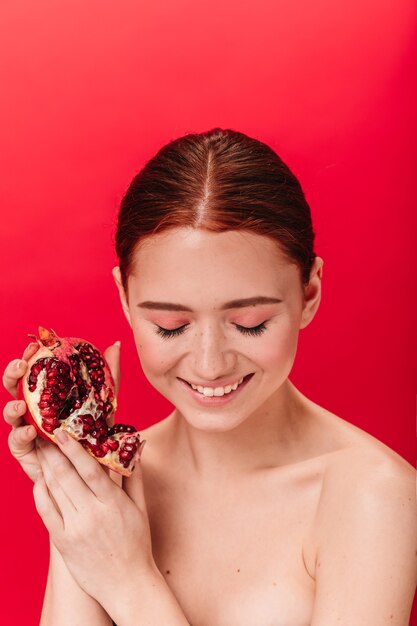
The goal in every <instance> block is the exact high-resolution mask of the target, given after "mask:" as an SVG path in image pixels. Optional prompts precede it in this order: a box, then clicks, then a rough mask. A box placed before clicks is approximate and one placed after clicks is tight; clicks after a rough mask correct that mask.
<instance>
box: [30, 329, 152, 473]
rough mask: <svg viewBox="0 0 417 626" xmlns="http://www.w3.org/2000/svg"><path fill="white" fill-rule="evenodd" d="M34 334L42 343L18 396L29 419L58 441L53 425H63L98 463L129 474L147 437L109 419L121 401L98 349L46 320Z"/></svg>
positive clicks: (130, 427)
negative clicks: (60, 332) (48, 326)
mask: <svg viewBox="0 0 417 626" xmlns="http://www.w3.org/2000/svg"><path fill="white" fill-rule="evenodd" d="M30 336H32V335H30ZM34 339H36V341H37V342H38V344H39V349H38V351H37V352H36V353H35V355H34V356H33V357H32V358H31V359H30V360H29V362H28V368H27V370H26V373H25V375H24V376H23V378H22V379H21V381H20V383H19V397H20V398H22V399H24V400H25V402H26V405H27V408H28V410H27V412H26V415H25V420H26V422H27V423H28V424H33V425H34V426H35V428H36V430H37V431H38V433H39V435H40V436H41V437H43V438H44V439H48V440H49V441H52V442H54V443H56V438H55V435H54V434H53V433H54V430H55V429H57V428H61V429H63V430H65V431H66V432H67V433H68V434H69V435H71V436H72V437H73V438H74V439H77V440H78V441H79V442H80V443H81V444H82V445H83V446H84V447H85V448H86V450H87V451H88V452H89V453H90V454H91V455H92V456H94V457H95V458H96V459H97V460H98V461H99V462H100V463H102V464H103V465H107V466H108V467H110V468H111V469H112V470H114V471H115V472H118V473H119V474H123V475H124V476H130V474H131V473H132V471H133V469H134V465H135V460H136V457H137V452H138V449H139V446H140V445H141V444H143V443H144V442H141V441H140V436H139V433H138V432H137V431H136V428H135V427H134V426H129V425H127V424H114V425H113V426H111V425H110V424H111V423H112V421H113V415H114V412H115V410H116V404H117V402H116V396H115V393H114V382H113V378H112V375H111V372H110V369H109V367H108V365H107V363H106V362H105V360H104V358H103V356H102V355H101V353H100V352H99V350H97V348H95V347H94V346H93V345H92V344H91V343H88V342H87V341H84V339H77V338H74V337H58V335H57V334H56V333H55V332H54V331H53V330H47V329H46V328H43V327H42V326H40V327H39V338H37V337H34Z"/></svg>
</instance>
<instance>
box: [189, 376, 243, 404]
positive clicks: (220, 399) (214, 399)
mask: <svg viewBox="0 0 417 626" xmlns="http://www.w3.org/2000/svg"><path fill="white" fill-rule="evenodd" d="M253 375H254V372H251V373H250V374H246V376H244V377H243V382H242V383H241V384H240V385H239V386H238V388H237V389H235V390H234V391H231V392H230V393H225V394H224V395H223V396H205V395H203V394H202V393H200V392H199V391H197V390H196V389H193V388H192V387H191V385H190V384H189V383H188V382H186V381H185V380H183V379H182V378H178V381H179V382H180V384H181V386H182V387H183V389H184V390H185V391H186V392H188V393H189V394H190V396H191V397H192V398H194V399H195V400H197V402H199V403H200V404H203V405H205V406H221V405H223V404H227V402H231V401H232V400H233V399H234V398H236V397H237V396H238V395H239V394H240V393H241V392H242V391H243V389H244V388H245V387H246V386H247V384H248V383H249V381H250V379H251V378H252V376H253ZM193 384H194V383H193ZM220 386H222V385H219V387H220Z"/></svg>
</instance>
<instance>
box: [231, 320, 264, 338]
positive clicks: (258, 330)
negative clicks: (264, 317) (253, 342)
mask: <svg viewBox="0 0 417 626" xmlns="http://www.w3.org/2000/svg"><path fill="white" fill-rule="evenodd" d="M236 328H237V329H238V330H240V332H241V333H243V334H244V335H254V336H256V335H261V334H262V333H263V332H264V330H265V329H266V325H265V322H262V323H261V324H258V326H252V328H246V326H239V324H236Z"/></svg>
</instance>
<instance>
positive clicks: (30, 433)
mask: <svg viewBox="0 0 417 626" xmlns="http://www.w3.org/2000/svg"><path fill="white" fill-rule="evenodd" d="M32 429H33V430H32ZM34 430H35V428H34V426H26V428H25V434H26V436H27V437H30V436H31V435H33V431H34Z"/></svg>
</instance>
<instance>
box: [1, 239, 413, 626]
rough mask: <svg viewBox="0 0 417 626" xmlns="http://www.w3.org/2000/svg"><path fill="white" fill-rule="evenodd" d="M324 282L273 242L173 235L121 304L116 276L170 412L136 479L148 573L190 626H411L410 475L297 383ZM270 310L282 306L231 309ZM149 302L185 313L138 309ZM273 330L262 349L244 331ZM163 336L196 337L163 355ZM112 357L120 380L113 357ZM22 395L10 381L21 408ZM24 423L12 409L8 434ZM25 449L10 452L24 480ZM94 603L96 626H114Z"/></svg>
mask: <svg viewBox="0 0 417 626" xmlns="http://www.w3.org/2000/svg"><path fill="white" fill-rule="evenodd" d="M322 268H323V260H322V259H321V258H319V257H318V258H316V260H315V264H314V266H313V268H312V272H311V275H310V282H309V284H308V286H307V287H305V288H304V287H303V286H302V285H301V282H300V280H299V275H298V269H297V268H296V266H295V265H293V264H291V263H289V262H288V260H287V259H286V258H285V257H284V256H283V255H282V254H281V253H280V252H279V251H277V249H276V248H275V245H274V244H273V243H272V242H271V241H270V240H269V239H267V238H264V237H261V238H259V237H258V236H256V235H249V234H247V233H246V234H242V233H238V232H228V233H221V234H213V233H206V232H202V231H190V230H188V229H178V230H177V231H174V232H172V231H171V232H169V233H167V234H166V233H165V234H163V235H160V236H159V235H158V236H154V237H152V239H151V240H150V241H149V242H148V243H146V244H145V245H143V246H140V247H139V249H138V250H136V252H135V258H134V264H133V267H132V271H131V274H130V275H129V279H128V290H127V293H125V291H124V289H123V287H122V284H121V281H120V273H119V270H118V268H115V270H114V277H115V280H116V283H117V284H118V287H119V290H120V296H121V302H122V306H123V310H124V312H125V314H126V318H127V319H128V322H129V324H130V325H131V327H132V331H133V335H134V338H135V342H136V345H137V350H138V354H139V356H140V359H141V364H142V368H143V371H144V373H145V375H146V376H147V378H148V380H149V381H150V383H151V384H152V385H153V386H154V387H155V388H156V389H158V390H159V391H160V392H161V393H162V394H163V395H164V396H165V397H167V398H168V399H169V400H170V402H172V404H173V405H174V406H175V409H174V411H173V412H172V413H171V414H170V415H169V416H168V417H167V418H165V419H164V420H162V421H161V422H159V423H157V424H155V425H153V426H151V427H150V428H148V429H146V430H143V431H142V432H141V435H142V438H143V439H146V441H147V445H146V447H145V451H144V453H143V456H142V459H141V467H142V474H143V487H144V494H145V500H146V507H147V512H148V515H149V523H150V529H151V534H152V551H153V556H154V560H155V563H156V565H157V567H158V569H159V571H160V572H161V573H162V575H163V576H164V578H165V581H166V583H167V584H168V585H169V587H170V588H171V589H172V591H173V592H174V594H175V597H176V598H177V600H178V602H179V604H180V606H181V608H182V610H183V612H184V615H185V617H186V619H187V621H188V622H189V623H190V624H192V626H235V625H236V626H237V625H239V626H246V625H247V626H254V624H256V625H257V626H308V625H311V626H328V625H329V624H332V625H333V624H335V623H338V624H339V625H340V626H351V624H355V626H365V624H366V626H369V624H376V623H378V625H379V626H385V625H388V624H390V626H408V621H407V619H408V614H409V610H410V608H411V602H412V596H413V594H414V589H415V583H416V579H417V567H416V558H415V554H417V537H416V532H415V524H414V520H415V518H416V513H417V505H416V503H415V470H414V468H412V466H411V465H409V464H408V463H407V462H406V461H405V460H404V459H402V458H401V457H400V456H399V455H397V454H396V453H395V452H394V451H393V450H391V449H389V448H388V447H387V446H385V445H384V444H382V443H381V442H379V441H378V440H376V439H375V438H373V437H372V436H370V435H368V434H367V433H365V432H364V431H363V430H361V429H359V428H357V427H355V426H353V425H351V424H349V423H348V422H346V421H345V420H343V419H341V418H340V417H338V416H336V415H334V414H333V413H330V412H329V411H327V410H326V409H324V408H323V407H320V406H318V405H317V404H315V403H314V402H312V401H311V400H309V399H308V398H306V397H305V396H304V395H303V394H302V393H301V392H300V391H299V390H298V389H296V387H295V386H294V385H293V384H292V382H291V381H290V378H289V374H290V371H291V368H292V364H293V362H294V358H295V355H296V350H297V342H298V335H299V331H300V330H301V329H303V328H304V327H306V326H307V325H308V324H309V323H310V322H311V321H312V320H313V318H314V315H315V314H316V312H317V309H318V307H319V303H320V298H321V280H322ZM260 295H264V296H269V297H275V298H277V299H279V300H281V302H279V303H270V304H258V305H252V306H246V307H244V308H241V307H233V308H228V309H223V308H222V305H223V304H224V303H226V302H229V301H230V300H235V299H239V298H249V297H253V296H260ZM149 301H154V302H155V301H157V302H164V303H166V302H168V303H180V304H182V305H186V306H187V307H188V308H189V309H191V310H190V311H184V310H182V311H172V310H170V311H168V310H162V309H161V308H157V309H155V308H149V307H148V306H145V307H144V306H138V305H140V304H143V303H144V302H149ZM262 322H266V329H265V330H264V331H263V332H262V333H261V334H259V335H256V336H255V335H248V334H243V333H242V332H241V331H240V330H239V328H242V327H244V328H251V327H257V326H259V325H261V324H262ZM158 326H159V327H162V328H164V329H171V330H172V329H176V328H180V327H184V329H185V330H184V331H183V333H182V334H179V335H177V336H173V337H169V338H163V337H161V335H160V334H159V333H158V332H157V327H158ZM106 356H107V358H108V359H111V360H113V368H114V370H115V369H117V363H116V361H117V355H115V353H114V349H113V352H110V353H109V354H108V355H107V354H106ZM9 367H10V368H11V366H9ZM23 368H24V365H23ZM247 374H253V376H252V378H251V379H250V380H249V382H248V383H247V386H246V388H243V389H242V391H241V392H240V394H238V395H237V396H236V397H235V398H234V399H233V400H232V399H231V400H230V401H229V402H228V403H225V404H224V405H223V406H217V407H216V406H210V405H208V403H205V404H203V403H202V401H200V400H196V399H195V398H194V397H193V396H192V395H191V394H190V392H189V390H188V389H187V387H186V386H185V383H183V382H181V381H180V380H179V379H184V380H188V381H190V382H194V383H202V382H205V383H206V384H207V385H208V386H213V387H216V386H217V385H220V386H221V383H224V384H226V382H225V381H226V379H227V380H230V381H232V380H239V379H240V378H241V377H243V376H246V375H247ZM19 375H21V373H19ZM15 379H16V371H15V370H13V373H12V369H10V370H9V374H8V375H6V379H5V384H6V386H7V387H8V388H9V390H11V391H12V392H13V384H14V383H13V380H15ZM21 408H22V407H21ZM20 410H21V409H20ZM18 414H20V413H19V411H17V412H16V411H15V413H14V414H13V415H12V404H11V403H10V404H9V405H8V406H6V408H5V419H6V420H7V421H8V422H9V423H11V424H12V425H16V424H17V425H18V422H17V418H16V415H18ZM13 420H14V421H13ZM23 432H24V430H23V427H20V428H15V430H14V431H13V433H14V434H12V435H11V439H10V447H11V450H12V452H13V453H14V454H15V456H18V455H20V458H21V462H22V457H24V456H25V455H22V453H21V451H22V449H23V447H24V445H26V444H25V440H24V434H23ZM19 433H20V434H19ZM19 437H20V439H19ZM27 438H28V441H29V440H33V433H32V435H29V434H28V435H27ZM27 445H28V446H29V447H30V444H29V443H28V444H27ZM26 453H27V450H26ZM22 465H23V462H22ZM362 494H365V495H366V498H365V499H363V498H361V496H362ZM374 494H375V495H374ZM395 498H397V499H398V501H397V500H395ZM364 503H365V504H364ZM352 555H354V557H353V556H352ZM351 556H352V558H351ZM368 557H369V558H368ZM367 559H368V561H369V560H370V561H371V565H370V566H369V564H368V561H367ZM367 567H368V568H369V569H368V570H367ZM366 582H369V584H370V585H371V589H369V590H366ZM346 588H348V589H349V590H350V591H351V594H352V595H351V596H349V594H348V593H346ZM393 589H394V590H395V593H394V592H393ZM73 593H74V594H75V593H76V589H74V590H73ZM84 600H85V609H84V610H85V614H86V615H87V611H91V613H88V615H94V620H95V621H93V622H91V623H95V624H97V625H98V624H100V625H101V624H107V623H108V622H107V621H106V618H105V616H103V615H100V614H99V607H97V606H95V605H92V604H91V603H90V604H89V601H88V599H87V598H84ZM90 600H91V599H90ZM48 602H51V603H52V602H53V600H52V599H50V600H47V601H46V604H48ZM94 611H96V613H94ZM44 623H45V625H46V624H49V623H54V624H55V622H53V620H52V621H51V622H49V621H45V622H44ZM62 623H64V622H62ZM68 623H71V622H68ZM65 624H66V622H65Z"/></svg>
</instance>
